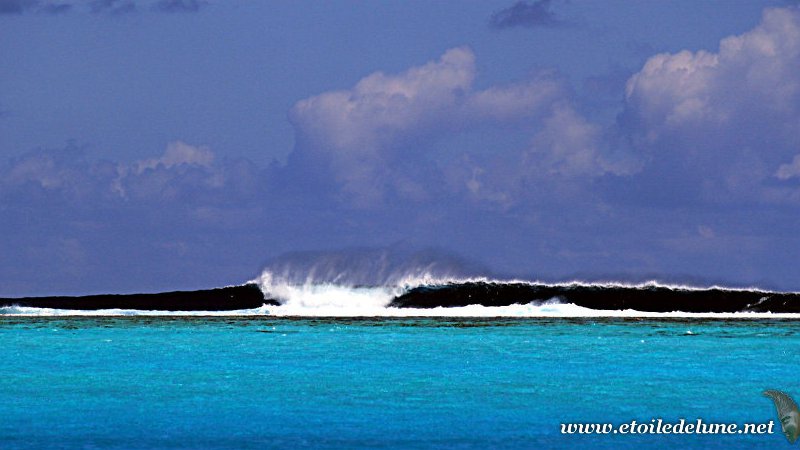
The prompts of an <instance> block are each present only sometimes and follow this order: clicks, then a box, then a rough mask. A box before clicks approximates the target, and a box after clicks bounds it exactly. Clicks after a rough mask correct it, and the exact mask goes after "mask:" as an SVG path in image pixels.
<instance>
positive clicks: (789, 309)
mask: <svg viewBox="0 0 800 450" xmlns="http://www.w3.org/2000/svg"><path fill="white" fill-rule="evenodd" d="M551 300H556V301H558V302H560V303H573V304H575V305H578V306H582V307H585V308H591V309H597V310H623V309H633V310H637V311H642V312H672V311H681V312H695V313H706V312H711V313H724V312H728V313H730V312H743V311H751V312H774V313H800V294H798V293H781V292H767V291H757V290H730V289H723V288H709V289H685V288H676V287H666V286H613V285H584V284H565V285H548V284H529V283H499V282H464V283H450V284H442V285H431V286H420V287H416V288H412V289H410V290H409V291H408V292H406V293H404V294H402V295H400V296H398V297H396V298H394V299H393V300H392V302H391V303H390V304H389V306H391V307H396V308H435V307H445V308H449V307H456V306H467V305H475V304H479V305H483V306H508V305H512V304H527V303H543V302H547V301H551ZM264 304H266V305H279V304H280V303H279V302H278V301H277V300H274V299H269V298H265V297H264V294H263V293H262V292H261V290H260V289H259V287H258V286H257V285H256V284H245V285H242V286H231V287H225V288H219V289H208V290H200V291H176V292H161V293H156V294H124V295H87V296H79V297H68V296H56V297H24V298H2V299H0V306H23V307H36V308H53V309H72V310H84V311H87V310H97V309H131V310H161V311H232V310H240V309H254V308H259V307H261V306H262V305H264Z"/></svg>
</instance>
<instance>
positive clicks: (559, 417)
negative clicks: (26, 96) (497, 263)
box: [0, 280, 800, 449]
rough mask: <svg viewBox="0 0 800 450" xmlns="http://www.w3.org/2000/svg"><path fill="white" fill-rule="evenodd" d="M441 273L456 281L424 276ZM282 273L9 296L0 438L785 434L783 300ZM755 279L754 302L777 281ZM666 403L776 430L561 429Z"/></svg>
mask: <svg viewBox="0 0 800 450" xmlns="http://www.w3.org/2000/svg"><path fill="white" fill-rule="evenodd" d="M469 282H470V283H472V282H474V280H472V281H469ZM437 286H438V287H437ZM442 286H447V289H451V290H452V289H453V288H454V286H453V285H442V284H434V285H425V286H423V288H424V289H423V291H425V292H426V293H429V291H430V290H431V289H433V290H437V289H442ZM458 286H460V288H463V287H464V286H465V284H464V283H461V284H458V285H456V287H458ZM567 286H572V288H571V289H572V290H573V291H574V290H575V285H567ZM419 287H420V285H419V284H416V285H415V287H414V288H412V289H416V288H419ZM474 287H475V286H472V287H471V289H473V288H474ZM484 287H485V286H484ZM601 287H602V286H589V287H587V288H586V289H588V290H597V289H600V288H601ZM282 289H284V291H281V292H279V294H280V295H275V296H274V297H275V298H277V299H278V300H279V301H276V302H274V304H272V303H270V302H266V300H268V299H269V297H270V296H269V295H266V294H267V293H266V292H265V295H264V299H266V300H265V303H264V304H263V305H262V306H260V307H258V308H253V309H247V310H224V311H223V310H217V311H213V312H208V311H143V310H126V309H120V308H117V309H114V308H111V309H103V310H91V309H68V308H66V307H65V306H66V305H67V304H68V303H63V302H70V301H71V302H72V304H73V305H82V303H81V301H83V300H80V298H77V299H76V298H72V300H70V298H67V297H64V298H60V299H61V300H59V301H61V302H62V303H61V304H57V305H55V306H62V308H45V307H41V306H38V307H37V306H20V305H19V304H20V303H21V304H28V305H30V304H31V302H32V303H35V301H33V300H30V299H28V300H24V301H23V300H19V299H18V300H17V302H16V303H17V305H16V306H12V304H13V303H14V302H13V301H4V302H3V303H6V304H7V306H5V307H4V308H2V309H0V314H1V315H0V340H1V342H2V346H0V361H2V365H1V366H0V418H2V420H0V448H3V449H28V448H67V449H78V448H80V449H87V448H89V449H93V448H111V449H129V448H141V449H151V448H157V449H162V448H163V449H172V448H185V449H205V448H237V449H238V448H254V449H255V448H258V449H262V448H282V449H283V448H314V449H316V448H331V449H332V448H404V449H405V448H420V449H422V448H426V449H427V448H442V449H444V448H447V449H449V448H464V449H473V448H475V449H477V448H481V449H483V448H508V449H516V448H601V449H603V448H607V449H617V448H641V447H647V448H675V447H682V448H725V449H732V448H733V449H737V448H764V447H769V446H773V447H775V448H779V447H780V446H788V445H789V442H788V441H787V439H786V438H785V437H784V436H783V433H782V432H781V428H780V422H779V419H778V415H777V413H776V407H775V406H774V405H773V402H772V401H771V400H770V399H769V398H767V397H765V396H763V394H762V392H763V391H764V390H767V389H779V390H782V391H785V392H787V393H789V394H790V395H791V394H800V382H799V381H798V377H797V374H798V371H797V367H798V364H797V362H796V361H797V360H798V358H799V357H800V322H798V321H797V320H796V317H797V316H796V315H795V314H792V313H781V314H776V313H773V312H769V311H760V312H754V311H738V312H706V313H702V312H681V311H672V312H642V311H636V310H632V309H620V310H602V309H591V308H587V307H584V306H579V305H577V304H575V303H565V302H564V301H559V298H547V299H542V301H539V302H529V303H524V304H520V303H514V302H506V301H502V302H501V303H510V304H508V305H506V306H486V305H480V304H474V305H468V306H447V307H443V306H435V305H433V304H427V305H426V307H424V308H423V307H420V305H415V306H408V305H406V306H405V307H404V306H403V305H399V304H397V303H395V304H394V305H395V306H389V305H392V304H393V303H392V302H394V301H395V300H396V299H397V298H400V297H402V296H403V295H406V294H408V292H410V290H411V289H409V288H405V289H402V290H400V291H398V290H397V289H396V287H394V288H391V289H387V288H386V287H381V288H375V287H345V286H332V285H330V284H328V285H316V286H294V287H288V286H283V287H282ZM632 289H634V290H636V291H637V292H638V291H644V292H648V290H649V291H652V290H653V289H654V286H653V285H649V286H638V287H633V288H632ZM666 289H668V290H672V291H675V292H678V293H680V292H682V290H685V289H684V288H676V287H670V288H666ZM716 289H717V290H720V289H721V288H716ZM473 290H474V289H473ZM484 290H486V289H484ZM722 290H723V291H724V289H722ZM273 291H274V292H273V294H274V293H275V292H277V291H278V289H277V288H273ZM489 291H492V290H491V289H489ZM221 292H223V293H224V294H225V295H224V296H223V297H221V298H220V299H218V301H220V302H222V301H224V300H223V298H230V295H231V293H230V292H231V291H221ZM492 292H494V291H492ZM658 292H660V291H658ZM691 292H692V296H699V297H696V298H701V299H702V298H703V297H702V293H703V292H707V294H706V296H707V297H708V296H713V295H712V294H709V293H708V292H711V291H709V290H694V291H691ZM736 292H754V291H751V290H745V291H736ZM473 293H474V292H473ZM390 294H391V295H390ZM684 294H685V293H684ZM684 294H680V295H684ZM470 295H471V294H470ZM492 295H494V294H492ZM623 295H627V294H624V293H623ZM726 295H727V294H726ZM736 295H739V294H736ZM758 295H760V297H758ZM758 295H757V297H758V298H759V299H760V300H763V301H762V304H763V303H764V302H767V303H768V302H769V299H768V298H766V299H765V297H769V296H770V295H773V294H769V293H767V294H764V293H763V292H760V293H758ZM774 295H776V296H777V297H776V298H781V299H783V300H786V298H788V297H781V296H780V295H778V294H777V293H775V294H774ZM226 296H227V297H226ZM178 297H180V295H178ZM580 297H581V295H577V296H575V295H573V296H572V297H570V298H571V299H573V300H574V299H578V300H576V301H578V302H580ZM114 298H116V299H117V300H118V301H120V302H122V303H124V302H125V301H127V300H125V299H124V298H120V297H114ZM626 298H628V297H626ZM630 298H632V297H630ZM693 298H695V297H693ZM95 300H96V299H95ZM562 300H563V299H562ZM783 300H782V301H783ZM790 300H791V299H790ZM48 301H50V302H52V301H54V300H53V299H52V298H50V300H48ZM498 301H500V300H495V303H497V302H498ZM26 302H28V303H26ZM122 303H121V304H122ZM466 303H467V304H469V303H470V302H469V301H467V302H466ZM748 304H750V305H752V304H751V303H748ZM50 306H53V305H52V304H51V305H50ZM84 306H85V305H84ZM112 306H113V305H112ZM118 306H119V305H118ZM204 306H207V305H206V304H204ZM658 419H661V420H662V422H664V423H678V422H679V421H680V420H681V419H684V421H685V422H686V423H695V422H696V421H697V420H698V419H700V420H702V421H705V422H706V423H725V424H729V423H733V424H738V425H739V426H743V424H746V423H753V424H767V423H769V422H773V425H774V429H773V432H772V433H762V434H755V433H754V434H736V433H734V434H647V433H636V434H596V433H595V434H568V433H563V432H562V425H563V424H570V423H572V424H589V423H596V424H604V423H610V424H613V425H614V426H619V425H621V424H625V423H629V422H631V421H633V420H636V421H637V423H639V424H642V423H644V424H655V423H656V421H657V420H658Z"/></svg>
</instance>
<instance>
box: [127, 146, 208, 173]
mask: <svg viewBox="0 0 800 450" xmlns="http://www.w3.org/2000/svg"><path fill="white" fill-rule="evenodd" d="M213 162H214V153H213V152H212V151H211V150H210V149H209V148H208V147H204V146H199V147H198V146H193V145H189V144H187V143H185V142H183V141H175V142H171V143H170V144H169V145H167V149H166V150H165V151H164V155H162V156H161V157H160V158H156V159H145V160H141V161H137V162H136V163H134V164H133V168H134V171H136V172H137V173H142V172H143V171H144V170H146V169H155V168H157V167H159V166H162V167H164V168H165V169H170V168H172V167H175V166H180V165H182V164H185V165H187V166H199V167H211V164H212V163H213Z"/></svg>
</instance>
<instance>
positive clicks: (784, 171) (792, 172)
mask: <svg viewBox="0 0 800 450" xmlns="http://www.w3.org/2000/svg"><path fill="white" fill-rule="evenodd" d="M775 176H776V177H778V179H779V180H788V179H790V178H795V177H800V155H794V159H792V162H790V163H788V164H781V165H780V167H778V171H777V172H776V173H775Z"/></svg>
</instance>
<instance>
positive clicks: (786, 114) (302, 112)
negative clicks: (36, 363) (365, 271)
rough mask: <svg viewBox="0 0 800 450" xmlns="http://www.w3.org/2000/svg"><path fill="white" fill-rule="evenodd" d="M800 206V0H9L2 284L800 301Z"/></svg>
mask: <svg viewBox="0 0 800 450" xmlns="http://www.w3.org/2000/svg"><path fill="white" fill-rule="evenodd" d="M799 206H800V10H799V9H798V5H797V3H796V2H790V1H750V0H748V1H724V2H723V1H670V2H641V1H622V0H619V1H602V2H599V1H581V0H569V1H567V0H549V1H548V0H540V1H529V2H513V1H458V2H456V1H442V2H430V1H403V2H400V1H392V2H357V1H353V2H346V1H336V2H296V1H286V2H278V1H275V2H272V1H270V2H260V1H235V0H231V1H224V2H223V1H213V0H208V1H199V0H198V1H193V0H99V1H77V0H52V1H51V0H0V295H6V296H10V295H14V296H16V295H40V294H49V293H93V292H132V291H158V290H165V289H192V288H200V287H213V286H218V285H224V284H233V283H239V282H242V281H245V280H247V279H250V278H252V277H254V276H255V275H257V274H258V273H259V271H260V269H261V268H262V267H263V266H264V265H265V264H267V263H268V262H269V261H270V260H271V259H273V258H276V257H278V256H279V255H282V254H285V253H287V252H296V251H315V252H325V251H341V250H342V249H353V248H363V247H371V248H383V247H390V248H397V247H408V248H418V249H425V248H429V247H434V248H436V249H439V250H440V251H441V252H443V253H447V254H456V255H460V256H462V257H464V258H465V259H467V260H469V261H473V262H475V264H479V265H482V266H484V267H486V268H487V270H489V271H492V272H495V273H498V274H504V275H508V276H522V277H526V278H540V279H546V280H547V279H553V280H555V279H563V278H573V277H578V278H591V279H598V278H619V279H627V280H640V279H642V278H660V279H663V280H670V281H688V282H694V283H699V284H706V283H713V282H720V283H727V284H733V285H752V284H757V285H761V286H765V287H770V288H776V289H792V290H800V281H798V280H800V269H799V268H798V267H800V266H799V265H798V264H796V260H797V256H798V255H800V236H798V233H797V227H798V224H800V209H798V207H799ZM345 251H346V250H345Z"/></svg>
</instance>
